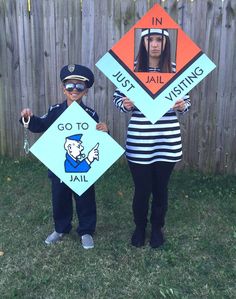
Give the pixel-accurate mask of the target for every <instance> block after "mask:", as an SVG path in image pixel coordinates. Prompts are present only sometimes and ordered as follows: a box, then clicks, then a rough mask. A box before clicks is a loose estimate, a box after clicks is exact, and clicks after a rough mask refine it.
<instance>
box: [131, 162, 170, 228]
mask: <svg viewBox="0 0 236 299" xmlns="http://www.w3.org/2000/svg"><path fill="white" fill-rule="evenodd" d="M174 166H175V163H174V162H155V163H152V164H137V163H132V162H129V167H130V171H131V174H132V177H133V181H134V186H135V191H134V198H133V215H134V223H135V224H136V226H137V227H139V228H145V227H146V225H147V215H148V207H149V198H150V195H151V194H152V197H153V198H152V206H151V218H150V222H151V224H152V228H153V229H159V228H161V227H163V226H164V224H165V215H166V212H167V208H168V183H169V179H170V175H171V173H172V170H173V168H174Z"/></svg>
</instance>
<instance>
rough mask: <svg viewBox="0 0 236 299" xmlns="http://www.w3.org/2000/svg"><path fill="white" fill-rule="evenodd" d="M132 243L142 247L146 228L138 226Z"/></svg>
mask: <svg viewBox="0 0 236 299" xmlns="http://www.w3.org/2000/svg"><path fill="white" fill-rule="evenodd" d="M131 244H132V245H133V246H135V247H142V246H144V244H145V229H140V228H137V227H136V229H135V231H134V232H133V235H132V238H131Z"/></svg>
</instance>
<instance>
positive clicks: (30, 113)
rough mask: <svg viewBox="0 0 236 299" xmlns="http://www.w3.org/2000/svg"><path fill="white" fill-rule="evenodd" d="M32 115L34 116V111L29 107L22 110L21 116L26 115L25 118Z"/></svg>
mask: <svg viewBox="0 0 236 299" xmlns="http://www.w3.org/2000/svg"><path fill="white" fill-rule="evenodd" d="M31 116H33V113H32V111H31V110H30V109H29V108H25V109H23V110H22V111H21V117H24V119H25V120H27V119H28V118H29V117H31Z"/></svg>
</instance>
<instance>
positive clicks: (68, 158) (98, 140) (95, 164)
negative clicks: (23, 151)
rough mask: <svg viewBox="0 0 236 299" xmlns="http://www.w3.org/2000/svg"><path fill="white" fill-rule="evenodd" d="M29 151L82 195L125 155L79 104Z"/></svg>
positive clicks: (64, 115)
mask: <svg viewBox="0 0 236 299" xmlns="http://www.w3.org/2000/svg"><path fill="white" fill-rule="evenodd" d="M30 151H31V152H32V153H33V154H34V155H35V156H36V157H37V158H38V159H39V160H40V161H41V162H42V163H43V164H44V165H45V166H47V167H48V168H49V169H50V170H51V171H52V172H53V173H54V174H55V175H56V176H58V177H59V178H60V179H61V180H62V181H63V182H64V183H65V184H66V185H67V186H69V187H70V188H71V189H72V190H73V191H74V192H75V193H77V194H78V195H81V194H83V193H84V192H85V191H86V190H87V189H88V188H89V187H90V186H91V185H92V184H93V183H95V182H96V180H97V179H98V178H99V177H100V176H101V175H102V174H103V173H104V172H105V171H106V170H107V169H108V168H109V167H110V166H111V165H112V164H113V163H114V162H115V161H116V160H117V159H118V158H119V157H120V156H121V155H122V154H123V153H124V149H123V148H122V147H121V146H120V145H119V144H118V143H117V142H116V141H115V140H114V139H113V138H112V137H111V136H110V135H109V134H108V133H105V132H102V131H98V130H96V122H95V121H94V120H93V119H92V118H91V117H90V116H89V115H88V114H87V113H86V112H85V111H84V110H83V109H82V108H81V107H80V105H78V104H77V103H76V102H74V103H73V104H71V105H70V106H69V107H68V108H67V109H66V110H65V112H63V113H62V114H61V116H60V117H59V118H58V119H57V120H56V121H55V122H54V123H53V124H52V125H51V126H50V127H49V128H48V130H47V131H46V132H45V133H44V134H43V135H42V136H41V137H40V138H39V139H38V140H37V141H36V142H35V143H34V145H33V146H32V147H31V148H30Z"/></svg>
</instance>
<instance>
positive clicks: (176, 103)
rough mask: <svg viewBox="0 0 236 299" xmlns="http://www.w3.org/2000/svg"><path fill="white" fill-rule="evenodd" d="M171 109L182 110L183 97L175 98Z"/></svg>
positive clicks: (183, 104)
mask: <svg viewBox="0 0 236 299" xmlns="http://www.w3.org/2000/svg"><path fill="white" fill-rule="evenodd" d="M173 109H177V110H179V111H184V109H185V101H184V100H183V99H180V100H177V101H176V102H175V104H174V106H173Z"/></svg>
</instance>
